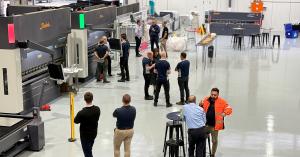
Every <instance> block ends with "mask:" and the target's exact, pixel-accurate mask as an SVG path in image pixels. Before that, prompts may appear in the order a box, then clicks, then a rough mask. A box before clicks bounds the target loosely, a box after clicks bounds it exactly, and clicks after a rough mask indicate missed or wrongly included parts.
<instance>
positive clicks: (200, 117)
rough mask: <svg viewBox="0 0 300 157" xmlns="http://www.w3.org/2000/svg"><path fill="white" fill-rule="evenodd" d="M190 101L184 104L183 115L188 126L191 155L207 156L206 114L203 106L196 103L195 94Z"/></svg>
mask: <svg viewBox="0 0 300 157" xmlns="http://www.w3.org/2000/svg"><path fill="white" fill-rule="evenodd" d="M188 102H189V103H188V104H186V105H184V106H183V116H184V121H185V122H186V125H187V128H188V137H189V138H188V140H189V141H188V142H189V157H205V155H206V143H205V142H206V137H207V133H208V131H207V129H206V126H205V123H206V114H205V112H204V110H203V108H202V107H200V106H199V105H198V104H196V97H195V96H190V97H189V100H188ZM195 148H196V155H195Z"/></svg>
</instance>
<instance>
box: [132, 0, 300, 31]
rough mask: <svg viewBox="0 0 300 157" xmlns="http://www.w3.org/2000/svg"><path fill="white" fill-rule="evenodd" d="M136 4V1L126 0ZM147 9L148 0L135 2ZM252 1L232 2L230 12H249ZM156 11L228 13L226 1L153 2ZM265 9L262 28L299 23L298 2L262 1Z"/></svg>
mask: <svg viewBox="0 0 300 157" xmlns="http://www.w3.org/2000/svg"><path fill="white" fill-rule="evenodd" d="M128 1H129V2H132V1H133V2H136V0H128ZM137 1H139V2H140V3H141V5H143V6H144V7H145V8H147V6H148V3H149V0H137ZM252 1H253V0H232V8H231V11H238V12H250V3H251V2H252ZM155 2H156V11H160V10H176V11H178V12H179V13H180V14H189V13H190V12H191V11H198V12H200V13H201V15H202V16H204V11H206V10H217V11H229V9H228V0H155ZM264 6H265V7H267V9H266V11H265V12H264V14H265V19H264V21H263V27H272V28H274V29H275V30H283V24H284V23H287V22H292V23H295V22H297V23H299V22H300V0H264Z"/></svg>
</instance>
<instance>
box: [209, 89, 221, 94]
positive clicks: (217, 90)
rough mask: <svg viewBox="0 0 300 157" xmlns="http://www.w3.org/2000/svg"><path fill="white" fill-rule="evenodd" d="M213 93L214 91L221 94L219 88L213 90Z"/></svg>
mask: <svg viewBox="0 0 300 157" xmlns="http://www.w3.org/2000/svg"><path fill="white" fill-rule="evenodd" d="M211 91H212V92H217V93H218V94H219V92H220V91H219V89H218V88H213V89H211Z"/></svg>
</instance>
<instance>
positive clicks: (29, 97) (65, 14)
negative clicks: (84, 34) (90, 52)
mask: <svg viewBox="0 0 300 157" xmlns="http://www.w3.org/2000/svg"><path fill="white" fill-rule="evenodd" d="M70 26H71V25H70V11H69V9H68V8H64V9H63V8H62V9H50V10H45V11H38V12H32V13H26V14H20V15H13V16H8V17H0V156H2V155H3V156H14V155H15V154H17V153H18V152H20V151H22V150H23V149H25V148H28V147H29V148H30V149H31V150H40V149H42V148H43V146H44V142H45V141H44V127H43V122H42V121H41V118H40V117H39V114H38V111H36V110H34V108H35V107H37V108H38V107H39V106H38V105H40V104H43V103H46V102H49V101H51V100H53V99H54V98H56V97H58V96H59V94H60V91H59V87H58V86H57V85H56V84H55V82H54V81H51V80H50V79H49V74H48V69H47V65H48V64H49V63H58V64H61V63H63V61H64V49H65V45H66V39H67V35H68V34H69V33H70ZM45 82H48V86H47V87H45V90H44V92H42V91H43V90H42V89H43V88H42V87H43V84H44V83H45ZM43 94H44V96H43ZM41 95H42V99H40V98H41ZM32 111H34V112H33V116H30V114H29V113H30V112H32ZM32 128H34V129H32ZM32 130H34V131H32ZM34 141H35V142H34Z"/></svg>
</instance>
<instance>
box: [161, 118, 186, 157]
mask: <svg viewBox="0 0 300 157" xmlns="http://www.w3.org/2000/svg"><path fill="white" fill-rule="evenodd" d="M168 131H169V140H168V141H170V140H172V139H173V140H175V141H177V142H178V149H176V154H179V146H182V147H183V156H184V157H185V147H184V136H183V126H182V123H181V122H180V121H169V122H167V123H166V131H165V140H164V149H163V152H164V153H166V150H167V147H168V143H167V142H168V141H167V136H168ZM174 132H175V138H174V137H173V134H174ZM172 142H173V141H171V142H170V143H171V144H172ZM171 144H169V147H170V145H171ZM170 148H172V147H170ZM169 152H170V151H169Z"/></svg>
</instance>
